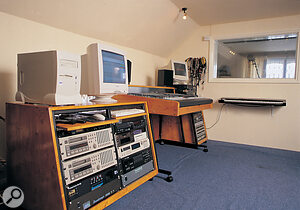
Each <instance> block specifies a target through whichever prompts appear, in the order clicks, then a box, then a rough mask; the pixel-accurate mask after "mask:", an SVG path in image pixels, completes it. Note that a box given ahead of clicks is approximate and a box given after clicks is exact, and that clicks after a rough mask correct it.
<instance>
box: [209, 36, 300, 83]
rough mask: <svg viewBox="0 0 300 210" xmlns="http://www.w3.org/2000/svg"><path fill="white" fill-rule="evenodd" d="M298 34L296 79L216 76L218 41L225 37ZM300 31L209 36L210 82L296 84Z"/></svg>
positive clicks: (299, 54) (299, 64) (299, 55)
mask: <svg viewBox="0 0 300 210" xmlns="http://www.w3.org/2000/svg"><path fill="white" fill-rule="evenodd" d="M291 33H295V34H297V46H296V66H295V78H294V79H291V78H289V79H287V78H283V79H278V78H277V79H271V78H216V76H217V54H218V52H217V50H216V49H217V41H218V40H224V39H238V38H249V37H260V36H272V35H280V34H291ZM299 34H300V31H299V30H290V31H277V32H270V33H268V32H265V33H252V34H243V35H232V36H211V37H210V38H209V64H208V67H209V69H208V82H210V83H262V84H269V83H273V84H285V83H286V84H295V83H300V75H299V74H300V72H299V67H300V63H299V62H300V59H299V57H300V53H299V49H300V37H299Z"/></svg>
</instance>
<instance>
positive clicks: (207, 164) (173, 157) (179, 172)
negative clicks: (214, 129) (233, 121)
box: [106, 141, 300, 210]
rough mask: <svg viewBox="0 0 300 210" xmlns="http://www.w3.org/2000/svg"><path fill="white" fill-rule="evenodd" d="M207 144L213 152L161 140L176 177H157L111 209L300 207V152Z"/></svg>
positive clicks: (166, 165) (163, 162)
mask: <svg viewBox="0 0 300 210" xmlns="http://www.w3.org/2000/svg"><path fill="white" fill-rule="evenodd" d="M207 145H208V150H209V151H208V153H204V152H202V151H201V150H196V149H189V148H184V147H178V146H171V145H159V144H157V146H156V147H157V155H158V159H159V166H160V168H162V169H166V170H171V171H172V175H173V177H174V181H173V182H171V183H168V182H166V181H164V180H163V179H161V178H159V177H155V178H154V180H153V181H148V182H146V183H145V184H143V185H142V186H140V187H138V188H137V189H135V190H134V191H132V192H131V193H129V194H128V195H126V196H124V197H123V198H121V199H120V200H118V201H116V202H115V203H113V204H112V205H111V206H109V207H108V208H106V209H108V210H113V209H126V210H127V209H130V210H133V209H143V210H147V209H159V210H161V209H218V210H219V209H237V210H241V209H255V210H257V209H270V210H271V209H272V210H275V209H285V210H287V209H300V153H299V152H292V151H285V150H277V149H270V148H262V147H255V146H247V145H240V144H232V143H225V142H219V141H208V143H207ZM159 176H163V175H159Z"/></svg>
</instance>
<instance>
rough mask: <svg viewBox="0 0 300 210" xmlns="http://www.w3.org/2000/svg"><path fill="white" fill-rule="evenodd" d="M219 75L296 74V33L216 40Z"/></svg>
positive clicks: (259, 76) (274, 75)
mask: <svg viewBox="0 0 300 210" xmlns="http://www.w3.org/2000/svg"><path fill="white" fill-rule="evenodd" d="M216 43H217V47H216V50H217V72H216V74H214V75H215V76H216V77H217V78H272V79H274V78H276V79H277V78H279V79H280V78H289V79H294V78H295V77H296V73H295V72H296V49H297V43H298V36H297V34H281V35H272V36H263V37H253V38H241V39H226V40H218V41H217V42H216Z"/></svg>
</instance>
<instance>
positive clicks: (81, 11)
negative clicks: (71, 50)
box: [0, 0, 198, 57]
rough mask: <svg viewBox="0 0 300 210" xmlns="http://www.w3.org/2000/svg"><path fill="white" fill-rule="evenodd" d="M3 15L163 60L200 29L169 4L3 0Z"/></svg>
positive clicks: (165, 0)
mask: <svg viewBox="0 0 300 210" xmlns="http://www.w3.org/2000/svg"><path fill="white" fill-rule="evenodd" d="M0 11H2V12H5V13H8V14H12V15H15V16H18V17H22V18H25V19H29V20H32V21H36V22H39V23H42V24H46V25H49V26H53V27H56V28H60V29H64V30H66V31H71V32H74V33H77V34H81V35H84V36H89V37H92V38H96V39H100V40H103V41H107V42H111V43H115V44H119V45H122V46H126V47H130V48H135V49H139V50H142V51H146V52H149V53H152V54H155V55H159V56H163V57H167V56H168V55H169V54H170V53H171V52H172V51H173V50H174V49H176V47H177V46H178V45H179V44H180V43H181V42H183V40H184V39H185V38H186V37H187V36H189V34H190V33H191V32H193V31H194V30H195V29H196V28H197V27H198V26H197V24H196V23H195V22H194V21H193V20H191V19H189V20H188V21H184V20H182V18H179V11H180V10H179V9H178V8H177V7H176V6H175V5H174V4H173V3H172V2H171V1H169V0H50V1H49V0H38V1H37V0H1V1H0Z"/></svg>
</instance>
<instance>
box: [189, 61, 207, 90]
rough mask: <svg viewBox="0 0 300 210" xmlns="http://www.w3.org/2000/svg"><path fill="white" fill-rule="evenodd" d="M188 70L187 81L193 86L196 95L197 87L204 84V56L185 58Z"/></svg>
mask: <svg viewBox="0 0 300 210" xmlns="http://www.w3.org/2000/svg"><path fill="white" fill-rule="evenodd" d="M185 62H186V63H187V67H188V71H189V83H190V84H191V85H192V86H193V90H194V93H195V94H196V95H197V87H198V86H199V84H200V82H201V84H204V78H205V73H206V58H205V57H201V58H191V57H189V58H187V59H186V60H185Z"/></svg>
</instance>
